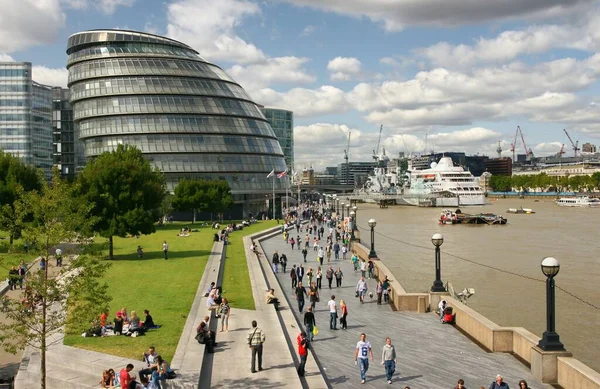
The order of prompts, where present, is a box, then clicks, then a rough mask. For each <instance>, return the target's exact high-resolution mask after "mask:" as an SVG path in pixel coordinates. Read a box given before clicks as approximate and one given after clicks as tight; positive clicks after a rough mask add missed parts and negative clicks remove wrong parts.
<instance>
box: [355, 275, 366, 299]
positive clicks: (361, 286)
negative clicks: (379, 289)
mask: <svg viewBox="0 0 600 389" xmlns="http://www.w3.org/2000/svg"><path fill="white" fill-rule="evenodd" d="M367 289H368V286H367V281H365V277H360V280H358V284H356V293H357V294H358V298H359V299H360V302H361V304H364V303H365V295H366V294H367Z"/></svg>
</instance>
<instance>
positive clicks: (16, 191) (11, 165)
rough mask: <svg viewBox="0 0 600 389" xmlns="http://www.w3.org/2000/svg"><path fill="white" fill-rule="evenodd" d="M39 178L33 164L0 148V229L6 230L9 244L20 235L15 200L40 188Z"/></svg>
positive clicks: (20, 227)
mask: <svg viewBox="0 0 600 389" xmlns="http://www.w3.org/2000/svg"><path fill="white" fill-rule="evenodd" d="M41 180H42V179H41V178H40V176H39V175H38V173H37V171H36V169H35V168H34V167H33V166H29V165H25V164H24V163H23V162H21V161H20V160H19V159H18V158H16V157H13V156H12V155H10V154H5V153H3V152H2V151H1V150H0V230H4V231H7V232H8V233H9V236H10V245H11V246H12V244H13V241H14V239H18V238H20V237H21V230H22V225H21V223H20V220H19V218H18V217H17V214H16V212H15V201H17V200H18V199H19V198H20V197H21V196H22V194H23V193H25V192H29V191H32V190H39V189H40V188H41Z"/></svg>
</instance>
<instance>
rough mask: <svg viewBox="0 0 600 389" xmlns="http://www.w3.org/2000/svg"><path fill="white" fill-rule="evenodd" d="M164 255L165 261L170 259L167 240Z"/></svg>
mask: <svg viewBox="0 0 600 389" xmlns="http://www.w3.org/2000/svg"><path fill="white" fill-rule="evenodd" d="M162 249H163V254H164V255H165V260H167V259H169V244H168V243H167V241H166V240H165V241H164V242H163V248H162Z"/></svg>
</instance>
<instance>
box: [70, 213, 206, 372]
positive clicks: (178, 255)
mask: <svg viewBox="0 0 600 389" xmlns="http://www.w3.org/2000/svg"><path fill="white" fill-rule="evenodd" d="M182 226H190V227H192V228H199V229H200V232H193V233H191V236H189V237H178V236H177V232H178V231H179V230H180V229H181V227H182ZM212 238H213V232H212V231H211V229H210V227H203V228H200V227H199V224H195V225H191V224H190V223H173V224H169V225H167V226H163V227H157V231H156V233H154V234H152V235H142V236H140V237H139V238H117V237H115V238H114V254H115V259H114V260H113V261H110V262H111V263H112V266H111V267H110V268H109V270H108V272H107V273H106V275H105V279H106V282H107V283H108V285H109V291H110V294H111V296H112V298H113V300H112V302H111V306H110V317H111V318H114V316H115V313H116V312H117V311H118V310H120V309H121V308H123V307H126V308H127V312H128V313H131V311H132V310H135V311H136V312H137V313H138V315H139V316H140V318H141V319H142V320H143V317H144V315H143V310H144V309H148V310H150V313H151V314H152V317H153V318H154V322H155V323H156V324H158V325H162V327H161V328H160V329H158V330H153V331H149V332H147V333H146V335H145V336H141V337H137V338H131V337H126V336H110V337H104V338H84V337H82V336H81V334H70V335H67V336H66V337H65V341H64V343H65V344H66V345H71V346H76V347H79V348H83V349H88V350H95V351H99V352H104V353H108V354H113V355H119V356H123V357H128V358H135V359H138V358H139V357H140V355H141V354H142V353H143V352H144V351H145V350H146V349H147V348H148V346H150V345H154V346H155V347H156V350H157V352H158V353H160V354H161V355H162V356H163V358H165V359H166V360H168V361H171V360H172V359H173V355H174V354H175V349H176V348H177V344H178V342H179V338H180V337H181V332H182V330H183V326H184V325H185V321H186V318H187V315H188V313H189V310H190V307H191V305H192V301H193V300H194V296H195V294H196V290H197V288H198V283H199V282H200V279H201V278H202V274H203V272H204V268H205V267H206V263H207V261H208V256H209V254H210V251H211V248H212V245H213V240H212ZM163 240H166V241H167V243H168V244H169V259H168V260H167V261H165V260H164V259H163V252H162V242H163ZM96 242H97V244H98V245H101V244H102V243H104V242H106V240H104V239H101V238H96ZM138 245H140V246H142V248H143V250H144V258H143V259H138V258H137V255H136V249H137V246H138ZM102 246H104V248H105V253H106V255H107V256H108V247H107V245H102ZM100 313H101V312H98V315H100ZM109 367H110V366H109Z"/></svg>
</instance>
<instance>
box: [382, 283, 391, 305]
mask: <svg viewBox="0 0 600 389" xmlns="http://www.w3.org/2000/svg"><path fill="white" fill-rule="evenodd" d="M381 287H382V289H383V302H384V303H386V304H387V303H388V302H389V301H390V280H388V278H387V276H385V277H384V278H383V282H382V283H381Z"/></svg>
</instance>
